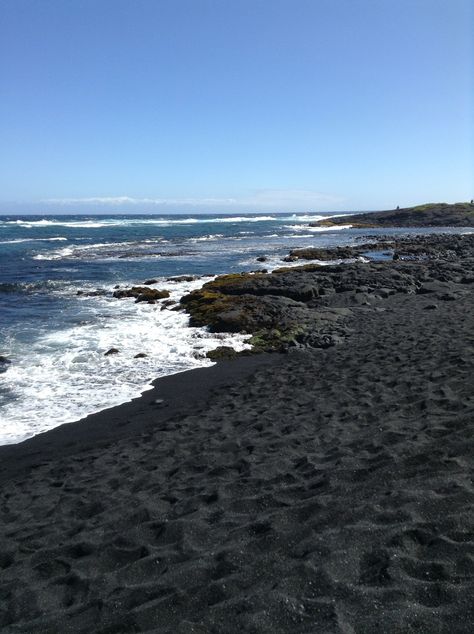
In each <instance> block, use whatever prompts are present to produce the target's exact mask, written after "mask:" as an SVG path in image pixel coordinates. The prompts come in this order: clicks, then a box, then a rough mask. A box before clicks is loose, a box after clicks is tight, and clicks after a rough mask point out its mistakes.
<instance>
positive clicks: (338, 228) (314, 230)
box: [284, 225, 352, 233]
mask: <svg viewBox="0 0 474 634" xmlns="http://www.w3.org/2000/svg"><path fill="white" fill-rule="evenodd" d="M351 227H352V225H334V226H332V227H308V225H285V227H284V228H285V229H293V231H311V232H312V233H322V232H323V231H341V230H342V229H350V228H351Z"/></svg>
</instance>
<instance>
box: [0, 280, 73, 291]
mask: <svg viewBox="0 0 474 634" xmlns="http://www.w3.org/2000/svg"><path fill="white" fill-rule="evenodd" d="M65 286H68V283H65V282H64V281H62V280H45V281H43V282H1V283H0V293H35V292H38V291H56V290H58V289H62V288H64V287H65Z"/></svg>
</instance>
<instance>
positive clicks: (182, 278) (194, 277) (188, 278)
mask: <svg viewBox="0 0 474 634" xmlns="http://www.w3.org/2000/svg"><path fill="white" fill-rule="evenodd" d="M197 279H198V276H197V275H175V276H174V277H168V278H167V279H166V281H167V282H194V280H197Z"/></svg>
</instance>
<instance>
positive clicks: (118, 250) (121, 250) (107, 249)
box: [33, 237, 169, 260]
mask: <svg viewBox="0 0 474 634" xmlns="http://www.w3.org/2000/svg"><path fill="white" fill-rule="evenodd" d="M168 242H169V241H168V240H165V239H163V238H161V237H156V238H154V239H146V240H131V241H127V242H95V243H94V244H79V245H71V246H67V247H63V248H61V249H52V250H51V251H48V252H46V253H45V252H41V253H37V254H36V255H34V256H33V259H34V260H62V259H67V258H81V259H82V258H84V257H89V258H91V257H92V254H93V256H94V259H116V258H119V257H120V256H124V255H127V253H128V252H129V250H130V249H134V250H136V251H140V250H143V257H153V255H157V254H153V253H147V252H146V249H150V246H151V245H156V246H157V247H158V246H161V245H163V244H167V243H168ZM91 252H92V253H91Z"/></svg>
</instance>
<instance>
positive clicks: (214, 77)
mask: <svg viewBox="0 0 474 634" xmlns="http://www.w3.org/2000/svg"><path fill="white" fill-rule="evenodd" d="M473 23H474V3H473V2H472V1H471V0H1V1H0V93H1V97H0V146H1V150H0V212H1V213H27V212H33V213H54V212H56V213H82V212H83V213H92V212H104V213H111V212H117V211H119V212H137V213H138V212H142V213H143V212H155V213H173V212H189V211H193V212H198V211H202V212H206V211H210V212H213V213H217V212H222V213H227V212H230V213H232V212H235V211H240V212H242V211H249V212H252V211H264V212H266V211H275V212H276V211H307V210H315V211H316V210H324V209H326V210H333V209H334V210H343V209H344V210H345V209H354V210H356V209H383V208H392V207H394V206H396V205H401V206H403V205H409V204H416V203H421V202H426V201H455V200H466V199H470V198H472V197H474V191H473V189H474V186H473V179H474V177H473V174H474V152H473V147H474V131H473V118H474V98H473V88H474V86H473V70H474V68H473V35H472V25H473Z"/></svg>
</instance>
